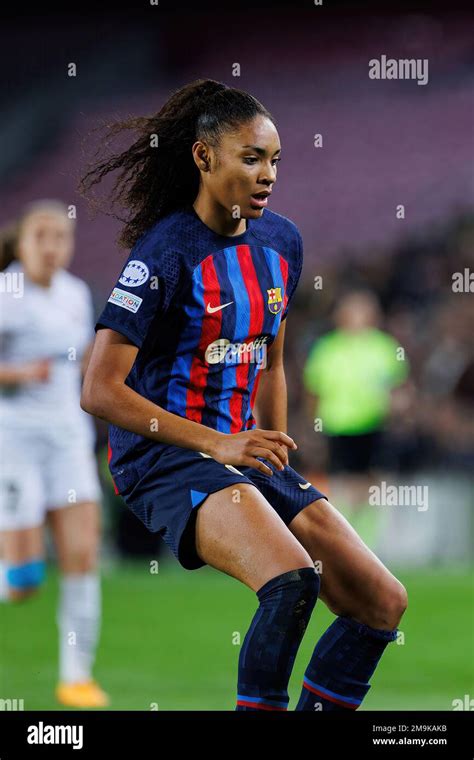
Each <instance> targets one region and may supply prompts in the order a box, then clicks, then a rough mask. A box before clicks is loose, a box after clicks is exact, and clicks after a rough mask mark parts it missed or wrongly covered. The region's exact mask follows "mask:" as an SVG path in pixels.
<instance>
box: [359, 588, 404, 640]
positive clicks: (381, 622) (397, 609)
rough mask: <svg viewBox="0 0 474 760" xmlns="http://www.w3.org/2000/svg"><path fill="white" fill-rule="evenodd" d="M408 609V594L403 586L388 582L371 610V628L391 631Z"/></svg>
mask: <svg viewBox="0 0 474 760" xmlns="http://www.w3.org/2000/svg"><path fill="white" fill-rule="evenodd" d="M407 607H408V594H407V590H406V588H405V586H404V585H403V584H402V583H400V581H398V580H396V579H395V580H393V581H390V582H389V583H387V584H385V586H384V587H383V588H382V589H381V591H380V596H379V598H378V599H377V602H376V604H375V605H374V608H373V609H372V610H371V614H370V622H368V625H370V626H372V628H381V629H385V630H393V629H394V628H396V627H397V626H398V625H399V623H400V620H401V619H402V617H403V614H404V612H405V610H406V609H407Z"/></svg>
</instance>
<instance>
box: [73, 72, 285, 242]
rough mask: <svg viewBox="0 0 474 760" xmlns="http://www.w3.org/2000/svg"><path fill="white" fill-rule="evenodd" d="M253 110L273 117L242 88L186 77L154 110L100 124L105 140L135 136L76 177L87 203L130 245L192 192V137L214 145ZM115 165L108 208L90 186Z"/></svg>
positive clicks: (195, 172)
mask: <svg viewBox="0 0 474 760" xmlns="http://www.w3.org/2000/svg"><path fill="white" fill-rule="evenodd" d="M257 115H263V116H266V117H267V118H269V119H270V120H271V121H273V122H274V119H273V117H272V115H271V114H270V113H269V112H268V111H267V109H266V108H264V106H263V105H262V104H261V103H260V102H259V101H258V100H256V99H255V98H254V97H253V96H252V95H249V94H248V93H246V92H244V91H243V90H237V89H235V88H233V87H228V86H227V85H225V84H223V83H222V82H216V81H215V80H213V79H198V80H196V81H195V82H191V83H190V84H188V85H186V86H185V87H182V88H181V89H179V90H177V91H175V92H174V93H173V94H172V95H171V97H170V98H169V99H168V101H167V102H166V103H165V104H164V105H163V107H162V108H161V109H160V110H159V111H158V112H157V113H156V114H155V115H152V116H143V117H136V118H131V119H128V120H126V121H118V122H114V123H112V124H108V125H106V128H107V129H108V132H107V136H106V138H105V142H106V144H108V142H109V140H110V139H113V138H114V137H116V136H117V135H118V134H120V133H123V132H124V131H126V130H131V131H133V132H135V133H137V134H138V137H137V139H136V141H135V142H134V143H133V144H132V145H131V146H130V147H129V148H128V149H127V150H125V151H123V152H121V153H115V154H112V155H110V156H108V157H107V158H102V159H100V160H99V161H98V162H96V163H95V164H93V165H92V167H91V168H90V169H89V170H88V171H87V173H86V174H85V175H84V176H83V177H82V178H81V180H80V182H79V186H78V189H79V192H80V193H81V195H83V196H84V197H86V198H87V199H88V200H89V202H90V204H91V206H94V207H95V208H96V209H100V210H101V211H105V213H109V214H110V215H112V216H114V217H115V218H116V219H120V220H121V221H122V222H125V224H124V227H123V229H122V232H121V234H120V237H119V239H118V242H119V245H121V246H123V247H125V248H131V247H133V245H134V244H135V243H136V241H137V240H138V239H139V238H140V237H141V236H142V235H143V233H144V232H145V231H146V230H147V229H149V228H150V227H151V226H152V225H153V224H154V223H155V222H157V221H158V220H159V219H160V218H162V217H163V216H166V215H167V214H169V213H171V212H173V211H175V210H177V209H179V208H182V207H183V206H186V205H188V204H190V203H192V202H193V201H194V199H195V198H196V195H197V193H198V190H199V180H200V173H199V169H198V168H197V166H196V164H195V163H194V159H193V155H192V151H191V148H192V146H193V144H194V143H195V142H196V140H206V141H207V142H208V144H209V145H211V146H213V147H215V148H217V146H218V144H219V140H220V138H221V136H222V135H223V134H224V132H226V131H228V130H229V129H231V128H234V127H237V126H238V125H240V124H243V123H247V122H248V121H250V120H252V119H253V118H255V116H257ZM99 151H100V148H99ZM115 171H118V176H117V180H116V182H115V185H114V187H113V189H112V192H111V196H110V202H109V206H110V208H111V210H110V211H108V210H107V208H104V206H103V204H101V203H100V201H98V200H97V198H96V197H95V196H94V195H93V192H92V189H93V188H94V186H95V185H97V184H99V183H100V182H101V180H102V179H103V178H104V177H105V176H106V175H108V174H109V173H111V172H115ZM117 205H119V206H121V207H122V208H124V209H126V211H127V213H128V216H127V218H126V219H123V218H121V217H120V216H118V215H117V214H116V213H115V212H114V208H115V207H116V206H117Z"/></svg>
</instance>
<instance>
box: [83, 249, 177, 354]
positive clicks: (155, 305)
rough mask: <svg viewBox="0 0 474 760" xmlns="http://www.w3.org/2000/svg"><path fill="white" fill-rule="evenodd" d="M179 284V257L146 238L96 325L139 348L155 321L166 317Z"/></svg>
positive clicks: (123, 270)
mask: <svg viewBox="0 0 474 760" xmlns="http://www.w3.org/2000/svg"><path fill="white" fill-rule="evenodd" d="M179 281H180V264H179V254H178V253H177V252H175V251H173V250H171V249H164V248H163V246H162V245H161V244H160V243H159V242H157V241H156V239H153V237H152V238H150V237H147V236H145V239H143V238H141V239H140V240H139V241H138V242H137V243H136V244H135V246H134V247H133V248H132V250H131V252H130V255H129V257H128V259H127V261H126V263H125V266H124V267H123V269H122V272H121V273H120V275H119V277H118V279H117V282H116V284H115V286H114V287H113V289H112V292H111V293H110V296H109V298H108V300H107V303H106V305H105V307H104V309H103V311H102V313H101V314H100V316H99V318H98V319H97V322H96V324H95V331H96V332H97V330H99V329H100V328H101V327H110V328H111V329H112V330H116V331H117V332H119V333H121V334H122V335H125V336H126V337H127V338H128V339H129V340H131V341H132V343H134V344H135V345H136V346H138V348H140V347H141V345H142V344H143V342H144V340H145V338H146V335H147V332H148V329H149V327H150V325H151V323H152V321H153V319H154V318H155V317H157V316H158V315H160V314H165V313H166V311H167V310H168V308H169V305H170V303H171V301H172V299H173V296H174V295H175V293H176V290H177V288H178V285H179Z"/></svg>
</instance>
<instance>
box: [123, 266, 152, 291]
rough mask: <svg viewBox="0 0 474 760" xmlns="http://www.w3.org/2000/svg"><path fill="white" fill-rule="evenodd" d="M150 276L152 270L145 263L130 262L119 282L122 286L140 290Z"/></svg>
mask: <svg viewBox="0 0 474 760" xmlns="http://www.w3.org/2000/svg"><path fill="white" fill-rule="evenodd" d="M149 276H150V270H149V269H148V267H147V265H146V264H144V263H143V261H138V260H133V261H129V262H128V264H127V265H126V267H125V269H124V270H123V272H122V274H121V275H120V279H119V282H120V284H121V285H126V286H127V287H129V288H138V286H139V285H143V283H144V282H146V281H147V280H148V278H149Z"/></svg>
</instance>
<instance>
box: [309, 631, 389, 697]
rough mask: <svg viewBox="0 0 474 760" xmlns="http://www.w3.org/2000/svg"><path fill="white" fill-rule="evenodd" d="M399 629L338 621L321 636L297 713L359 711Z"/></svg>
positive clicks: (311, 661)
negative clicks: (388, 646)
mask: <svg viewBox="0 0 474 760" xmlns="http://www.w3.org/2000/svg"><path fill="white" fill-rule="evenodd" d="M396 638H397V629H395V630H393V631H385V630H381V629H377V628H371V627H370V626H368V625H365V624H364V623H359V622H357V621H356V620H353V619H352V618H348V617H338V618H337V619H336V620H335V621H334V622H333V623H332V625H330V626H329V628H328V629H327V631H326V632H325V633H324V634H323V635H322V636H321V638H320V639H319V641H318V643H317V644H316V647H315V649H314V652H313V656H312V657H311V660H310V663H309V665H308V667H307V668H306V671H305V674H304V679H303V688H302V690H301V696H300V699H299V702H298V704H297V706H296V708H295V709H296V710H312V711H314V710H322V711H323V712H326V711H329V710H331V711H335V710H336V711H337V710H348V709H349V710H357V708H358V707H359V705H360V703H361V702H362V700H363V698H364V697H365V695H366V694H367V692H368V691H369V689H370V684H369V683H368V681H369V678H370V677H371V676H372V674H373V672H374V670H375V668H376V667H377V664H378V662H379V660H380V658H381V656H382V654H383V652H384V649H385V647H386V646H387V644H388V643H389V642H390V641H394V640H395V639H396Z"/></svg>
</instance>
